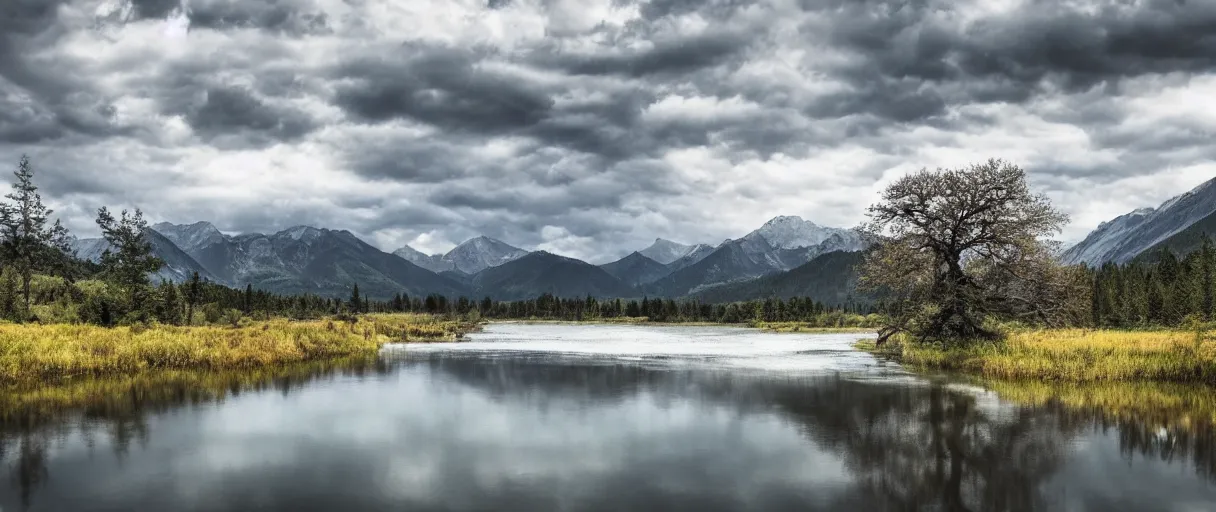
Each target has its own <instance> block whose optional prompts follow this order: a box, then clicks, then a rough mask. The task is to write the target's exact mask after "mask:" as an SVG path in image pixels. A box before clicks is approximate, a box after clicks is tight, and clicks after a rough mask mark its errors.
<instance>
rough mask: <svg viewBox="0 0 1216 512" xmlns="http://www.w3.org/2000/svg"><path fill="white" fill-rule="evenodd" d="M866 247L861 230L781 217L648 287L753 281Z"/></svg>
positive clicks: (666, 289)
mask: <svg viewBox="0 0 1216 512" xmlns="http://www.w3.org/2000/svg"><path fill="white" fill-rule="evenodd" d="M864 248H865V243H864V242H863V241H862V239H861V235H859V234H857V233H856V232H854V231H852V230H848V229H841V228H828V227H822V226H819V225H817V224H815V223H813V222H810V221H806V220H803V219H802V218H800V217H791V216H785V217H775V218H773V219H772V220H770V221H768V222H766V223H765V224H764V225H763V226H761V227H760V228H759V229H757V230H755V231H752V232H751V233H748V234H747V235H745V236H743V237H742V238H739V239H735V240H726V241H724V242H722V244H721V245H719V246H718V247H717V248H715V249H714V251H713V252H712V253H711V254H709V255H708V256H706V257H704V258H703V259H701V260H700V261H697V262H695V263H692V264H689V265H685V266H683V267H681V268H679V269H673V270H672V272H671V273H670V274H668V275H667V276H665V277H663V278H662V279H659V280H656V281H655V282H654V283H651V284H649V285H645V286H643V287H642V288H643V290H645V291H647V292H653V293H655V294H659V295H664V296H682V295H687V294H695V293H698V292H699V291H700V290H704V289H706V288H708V287H711V286H714V285H719V284H722V283H734V282H741V281H747V280H751V279H755V278H758V277H760V276H764V275H768V274H774V273H778V272H783V271H786V270H790V269H793V268H795V267H798V266H800V265H804V264H806V263H807V262H810V261H811V260H813V259H815V258H816V257H818V256H819V255H821V254H825V253H829V252H834V251H844V252H856V251H860V250H862V249H864Z"/></svg>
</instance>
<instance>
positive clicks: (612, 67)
mask: <svg viewBox="0 0 1216 512" xmlns="http://www.w3.org/2000/svg"><path fill="white" fill-rule="evenodd" d="M390 4H391V3H390V2H386V1H380V0H359V1H355V0H349V1H344V2H321V1H314V0H275V1H269V2H239V1H236V0H191V1H190V2H189V3H188V4H182V3H180V2H177V1H172V0H130V2H129V3H128V4H126V5H123V6H121V7H123V9H119V10H117V11H113V12H109V13H108V14H107V13H105V12H101V11H99V4H98V2H94V1H91V0H46V1H18V2H16V3H12V2H10V3H7V4H4V7H0V159H2V161H4V162H15V161H16V157H17V156H18V155H20V154H21V153H29V154H31V155H32V156H34V157H35V159H36V163H37V164H38V168H39V169H40V172H41V174H40V179H41V180H43V181H44V183H45V186H44V190H45V191H46V192H47V193H48V195H50V194H54V195H55V197H54V198H52V199H54V200H56V201H59V202H60V204H59V206H58V210H59V211H60V213H61V214H64V215H69V216H72V218H70V219H68V221H69V225H70V226H72V227H74V228H81V229H86V230H87V229H89V226H91V224H92V222H91V219H88V218H86V216H87V215H89V214H91V213H89V212H91V211H92V210H93V209H94V208H96V206H100V205H102V204H113V205H119V206H122V205H128V206H143V207H144V209H145V210H146V211H148V212H149V214H150V215H151V216H153V217H154V219H155V220H160V218H164V219H166V220H172V221H176V222H184V221H193V220H197V219H206V220H213V221H215V222H216V223H217V224H219V225H220V226H221V227H222V228H224V229H227V230H232V231H271V230H274V229H278V228H283V227H287V226H291V225H295V224H302V223H313V224H319V225H323V226H325V227H331V228H335V229H350V230H352V231H353V232H356V233H357V234H359V235H360V236H363V237H365V238H367V239H369V240H370V241H373V242H375V243H378V244H380V245H382V246H384V248H386V249H390V250H391V249H395V248H396V246H399V245H400V244H404V243H415V244H419V246H420V247H421V248H423V249H424V250H442V249H444V248H446V247H449V246H450V245H451V244H454V243H457V242H460V241H462V240H463V239H465V238H468V237H471V236H475V235H477V234H486V235H489V236H494V237H496V238H501V239H503V240H505V241H507V242H509V243H512V244H515V245H519V246H522V247H526V248H536V247H540V246H542V245H543V246H545V247H550V248H553V247H567V248H571V249H569V250H570V251H572V252H569V255H572V256H576V257H583V258H588V259H592V260H595V261H605V260H608V259H611V258H613V257H617V256H623V255H625V254H627V253H628V252H629V251H631V250H633V249H637V248H640V247H641V246H643V245H645V244H647V243H649V242H650V241H651V240H653V238H655V237H656V236H662V237H667V238H673V239H678V240H681V241H685V242H711V243H712V242H717V241H720V240H721V239H723V238H726V237H736V236H739V235H742V234H744V233H745V232H746V231H747V230H748V229H751V228H754V227H755V226H757V225H759V224H760V223H762V222H764V221H765V220H767V219H768V218H769V217H771V216H774V215H778V214H794V215H802V216H804V217H807V218H811V219H813V220H816V221H818V222H822V223H828V224H836V225H851V224H853V223H855V222H856V221H857V220H859V219H860V216H861V212H862V211H863V209H864V205H865V203H868V202H869V201H871V200H872V199H873V197H874V196H873V194H874V192H875V191H876V190H877V189H878V188H879V187H881V185H882V183H884V180H887V179H890V178H891V177H892V176H894V175H897V174H898V173H900V172H903V171H904V170H906V169H910V168H919V167H937V166H948V165H960V164H963V163H966V162H968V161H972V160H975V159H980V158H987V157H989V156H1000V157H1006V158H1011V159H1015V160H1017V161H1019V162H1020V163H1022V164H1023V166H1024V167H1026V168H1027V169H1029V170H1030V171H1031V172H1032V175H1033V177H1034V179H1035V182H1036V184H1037V185H1038V186H1041V187H1043V188H1044V189H1045V190H1047V191H1049V193H1052V194H1054V197H1058V198H1061V200H1062V201H1063V202H1062V205H1063V206H1065V208H1066V209H1068V210H1069V211H1070V213H1073V214H1074V215H1073V217H1074V219H1084V220H1083V221H1079V222H1081V223H1079V224H1077V225H1076V226H1075V227H1072V228H1070V229H1071V230H1072V231H1071V232H1069V233H1066V236H1071V237H1078V236H1079V235H1082V234H1083V233H1084V231H1085V230H1087V229H1089V228H1091V227H1092V226H1093V225H1094V224H1096V222H1098V221H1100V220H1102V219H1103V218H1104V217H1113V216H1114V215H1117V214H1120V213H1123V212H1124V211H1127V210H1130V209H1132V208H1135V207H1138V206H1148V205H1149V204H1140V203H1141V202H1149V203H1150V204H1152V203H1155V202H1160V200H1162V199H1164V198H1165V197H1168V195H1173V194H1177V193H1180V192H1183V191H1184V190H1185V186H1184V185H1176V186H1171V187H1166V186H1164V185H1162V186H1161V187H1156V188H1151V189H1145V187H1144V186H1143V181H1136V180H1143V178H1145V177H1146V176H1154V175H1162V176H1169V178H1165V179H1163V180H1162V182H1171V183H1172V182H1173V181H1178V180H1180V181H1182V182H1184V183H1189V182H1194V183H1195V184H1197V183H1198V182H1200V181H1204V180H1205V179H1206V178H1207V177H1210V176H1199V174H1205V173H1207V174H1210V172H1211V171H1216V168H1214V167H1213V165H1216V164H1213V161H1214V160H1216V151H1213V150H1212V149H1211V144H1210V140H1211V135H1212V133H1213V131H1216V119H1213V118H1212V116H1211V115H1209V113H1207V112H1206V111H1205V110H1204V109H1201V108H1194V105H1196V104H1198V103H1197V102H1200V101H1201V99H1202V98H1208V97H1211V96H1212V95H1213V94H1216V74H1214V73H1213V71H1216V36H1213V34H1216V5H1214V4H1212V3H1211V2H1201V1H1197V0H1187V1H1182V0H1142V1H1137V2H1122V1H1119V2H1116V1H1108V0H1088V1H1087V0H1068V1H1063V2H1055V1H1047V0H1022V1H1020V2H1018V1H1015V2H1002V3H1000V5H998V4H997V3H992V2H986V1H983V0H970V1H964V2H946V1H945V0H906V1H905V0H900V1H896V0H859V1H852V0H801V1H797V2H769V1H763V0H646V1H633V0H595V1H587V2H574V1H573V0H513V1H508V0H487V1H485V2H466V3H453V2H441V1H438V0H435V1H431V0H418V2H413V3H410V4H409V9H400V4H392V5H396V6H397V7H396V8H390ZM183 6H184V7H185V9H184V10H182V9H183ZM179 15H184V16H185V17H186V20H185V21H181V20H178V19H177V18H176V17H177V16H179ZM120 18H121V19H120ZM177 24H180V26H179V25H177ZM186 28H188V30H185V29H186ZM1180 104H1190V105H1191V107H1190V108H1188V107H1185V106H1181V107H1180V106H1179V105H1180ZM1181 170H1185V173H1184V172H1183V171H1181ZM1186 173H1190V174H1186ZM1200 178H1203V179H1200ZM1132 189H1135V190H1134V193H1124V192H1125V191H1131V190H1132ZM1098 191H1100V192H1098ZM1094 193H1101V194H1102V195H1103V196H1104V197H1109V198H1115V199H1111V200H1105V199H1104V200H1103V201H1086V200H1082V199H1083V198H1084V197H1085V194H1094ZM1086 223H1087V224H1086Z"/></svg>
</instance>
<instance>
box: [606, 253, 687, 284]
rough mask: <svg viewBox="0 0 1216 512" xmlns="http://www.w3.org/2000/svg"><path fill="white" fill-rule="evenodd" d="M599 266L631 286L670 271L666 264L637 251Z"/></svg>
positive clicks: (659, 276) (655, 278) (656, 278)
mask: <svg viewBox="0 0 1216 512" xmlns="http://www.w3.org/2000/svg"><path fill="white" fill-rule="evenodd" d="M600 268H602V269H604V271H606V272H608V273H609V274H610V275H612V277H615V278H617V279H620V280H621V281H624V282H625V283H626V284H629V285H631V286H637V285H639V284H643V283H650V282H653V281H655V280H658V279H660V278H662V277H663V276H666V275H667V274H669V273H670V270H669V269H668V267H667V265H664V264H662V263H659V262H657V261H655V260H652V259H650V258H647V257H646V256H643V255H642V253H640V252H637V251H634V252H633V253H630V254H629V255H628V256H625V257H624V258H621V259H619V260H617V261H614V262H612V263H605V264H603V265H600Z"/></svg>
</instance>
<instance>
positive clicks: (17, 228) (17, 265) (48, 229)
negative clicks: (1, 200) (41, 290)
mask: <svg viewBox="0 0 1216 512" xmlns="http://www.w3.org/2000/svg"><path fill="white" fill-rule="evenodd" d="M13 175H14V176H15V177H16V181H14V182H13V191H12V192H11V193H9V194H8V195H6V196H4V197H5V198H7V199H8V200H10V201H12V202H11V203H5V204H3V205H0V229H2V230H3V231H2V234H3V242H2V243H0V249H2V252H3V254H4V259H5V261H6V262H7V263H8V264H9V265H10V266H12V267H13V269H14V270H15V271H16V272H17V273H18V274H19V275H20V278H21V295H22V297H23V298H24V300H25V307H26V309H28V308H29V305H30V282H31V281H32V280H33V277H34V272H36V271H40V270H51V269H56V268H58V269H59V270H62V268H63V266H64V265H65V261H66V258H65V255H66V253H67V252H69V250H70V249H69V247H68V232H67V229H65V228H64V227H63V225H62V224H60V223H59V221H58V220H56V221H55V222H54V223H53V224H50V225H48V221H49V220H50V215H51V214H52V213H54V210H51V209H49V208H47V207H46V205H43V204H42V196H41V195H39V194H38V187H37V186H35V185H34V169H33V168H32V167H31V166H30V159H29V158H28V157H26V156H22V157H21V161H20V162H19V163H18V164H17V170H16V171H15V172H14V173H13Z"/></svg>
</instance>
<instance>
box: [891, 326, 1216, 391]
mask: <svg viewBox="0 0 1216 512" xmlns="http://www.w3.org/2000/svg"><path fill="white" fill-rule="evenodd" d="M897 343H898V342H897ZM893 349H894V348H893ZM894 350H898V354H899V359H900V361H902V362H903V363H906V364H908V365H911V366H916V367H922V368H934V369H942V370H955V371H962V372H967V373H971V374H975V375H982V376H985V377H993V378H1000V379H1045V380H1059V381H1174V382H1203V383H1216V340H1213V338H1212V337H1210V336H1208V335H1205V334H1200V333H1196V332H1194V331H1190V332H1187V331H1113V330H1092V329H1047V330H1018V331H1014V332H1011V333H1009V335H1008V337H1007V339H1006V340H1005V341H1003V342H1000V343H977V344H973V345H970V346H967V347H962V348H946V349H943V348H941V347H938V346H934V345H923V344H916V343H908V342H904V343H902V344H901V345H900V347H898V348H897V349H894Z"/></svg>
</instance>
